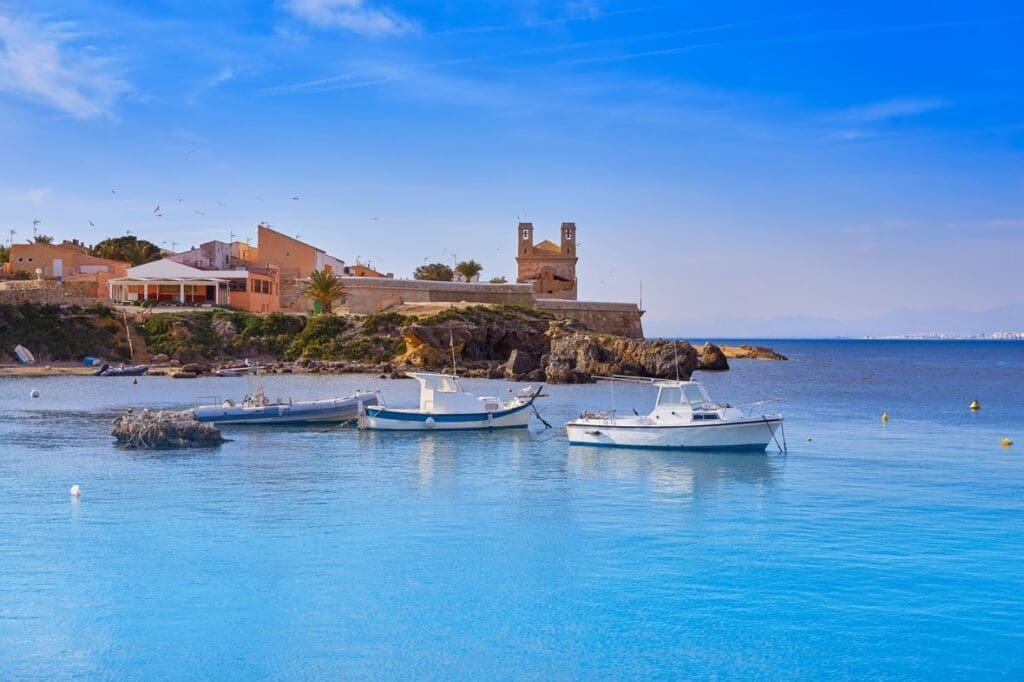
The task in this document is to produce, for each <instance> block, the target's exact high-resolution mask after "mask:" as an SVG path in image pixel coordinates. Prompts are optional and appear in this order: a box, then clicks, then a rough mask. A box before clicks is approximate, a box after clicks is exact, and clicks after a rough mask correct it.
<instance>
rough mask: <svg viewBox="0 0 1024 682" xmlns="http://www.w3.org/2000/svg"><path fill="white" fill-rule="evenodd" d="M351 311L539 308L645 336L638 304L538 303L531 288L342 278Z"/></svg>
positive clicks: (605, 330) (591, 324)
mask: <svg viewBox="0 0 1024 682" xmlns="http://www.w3.org/2000/svg"><path fill="white" fill-rule="evenodd" d="M341 281H342V284H344V286H345V294H346V300H345V308H346V309H347V310H348V312H350V313H356V314H361V315H365V314H369V313H379V312H382V311H384V310H387V309H388V308H391V307H394V306H398V305H402V304H404V303H463V302H464V303H481V304H491V305H498V304H506V305H521V306H526V307H530V308H538V309H540V310H544V311H547V312H549V313H551V314H553V315H556V316H558V317H572V318H576V319H578V320H579V321H581V322H583V323H584V324H586V325H587V326H589V327H590V328H591V329H593V330H594V331H598V332H603V333H606V334H619V335H622V336H629V337H632V338H643V335H644V330H643V324H642V321H641V317H642V316H643V311H642V310H640V308H639V306H637V305H636V304H635V303H605V302H597V301H564V300H555V299H538V298H536V297H535V296H534V293H533V285H532V284H477V283H465V282H434V281H426V280H414V279H389V278H381V277H342V278H341Z"/></svg>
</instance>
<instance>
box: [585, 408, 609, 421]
mask: <svg viewBox="0 0 1024 682" xmlns="http://www.w3.org/2000/svg"><path fill="white" fill-rule="evenodd" d="M614 416H615V410H601V411H600V412H591V411H590V410H583V411H582V412H580V419H603V420H606V421H607V420H609V419H612V418H613V417H614Z"/></svg>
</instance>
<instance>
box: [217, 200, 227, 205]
mask: <svg viewBox="0 0 1024 682" xmlns="http://www.w3.org/2000/svg"><path fill="white" fill-rule="evenodd" d="M217 205H218V206H227V204H225V203H224V202H223V201H218V202H217Z"/></svg>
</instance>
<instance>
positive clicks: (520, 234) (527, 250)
mask: <svg viewBox="0 0 1024 682" xmlns="http://www.w3.org/2000/svg"><path fill="white" fill-rule="evenodd" d="M559 237H560V239H561V244H560V245H559V244H555V243H554V242H551V241H549V240H547V239H545V240H544V241H542V242H540V243H539V244H534V242H533V223H519V226H518V228H517V233H516V239H517V241H518V248H517V250H516V251H517V253H518V255H517V256H516V264H517V265H518V266H519V275H518V277H517V278H516V281H517V282H519V283H520V284H532V285H533V295H534V296H536V297H537V298H555V299H563V300H568V301H575V300H576V261H577V258H576V223H562V227H561V231H560V235H559Z"/></svg>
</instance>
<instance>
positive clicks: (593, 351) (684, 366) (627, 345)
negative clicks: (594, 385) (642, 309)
mask: <svg viewBox="0 0 1024 682" xmlns="http://www.w3.org/2000/svg"><path fill="white" fill-rule="evenodd" d="M564 330H565V328H564V327H557V326H555V325H552V338H551V350H550V353H549V354H548V356H547V366H546V367H545V370H544V371H545V374H546V376H547V381H548V383H552V384H578V383H590V382H592V381H594V379H593V377H594V376H612V375H616V374H625V375H630V376H640V377H657V378H662V379H672V378H675V377H676V376H678V377H679V378H681V379H689V378H690V376H691V375H692V374H693V371H694V370H695V369H697V351H696V350H695V349H694V347H693V346H691V345H690V344H689V343H688V342H686V341H667V340H665V339H654V340H641V339H629V338H625V337H622V336H609V335H605V334H595V333H593V332H585V331H572V332H569V333H565V331H564Z"/></svg>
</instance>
